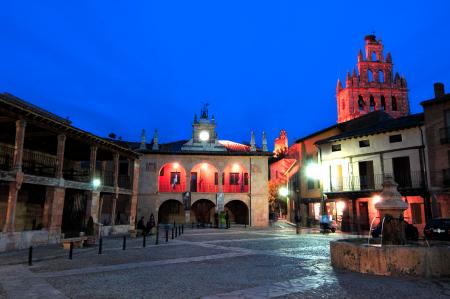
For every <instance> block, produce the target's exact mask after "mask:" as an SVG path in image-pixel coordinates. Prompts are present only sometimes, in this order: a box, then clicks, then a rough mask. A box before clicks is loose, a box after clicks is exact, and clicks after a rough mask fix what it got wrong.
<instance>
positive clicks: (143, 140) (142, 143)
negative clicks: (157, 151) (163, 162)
mask: <svg viewBox="0 0 450 299" xmlns="http://www.w3.org/2000/svg"><path fill="white" fill-rule="evenodd" d="M139 149H140V150H146V149H147V145H146V144H145V129H142V131H141V144H140V145H139Z"/></svg>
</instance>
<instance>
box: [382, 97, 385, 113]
mask: <svg viewBox="0 0 450 299" xmlns="http://www.w3.org/2000/svg"><path fill="white" fill-rule="evenodd" d="M381 110H383V111H385V110H386V99H385V98H384V96H381Z"/></svg>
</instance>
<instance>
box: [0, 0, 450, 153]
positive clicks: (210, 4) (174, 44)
mask: <svg viewBox="0 0 450 299" xmlns="http://www.w3.org/2000/svg"><path fill="white" fill-rule="evenodd" d="M70 2H71V3H70ZM304 2H307V3H304ZM448 20H450V2H448V1H447V2H446V1H404V2H399V1H354V2H345V1H326V2H323V3H320V1H297V0H292V1H256V0H255V1H211V0H209V1H174V2H172V1H149V0H146V1H110V0H108V1H106V0H105V1H79V0H78V1H34V0H33V1H2V4H0V42H1V44H0V91H7V92H10V93H13V94H15V95H16V96H19V97H21V98H23V99H25V100H28V101H30V102H32V103H34V104H36V105H39V106H42V107H44V108H46V109H48V110H50V111H52V112H54V113H56V114H58V115H61V116H63V117H65V116H69V117H70V119H71V120H72V121H73V123H74V125H75V126H78V127H80V128H82V129H85V130H88V131H91V132H93V133H96V134H98V135H100V136H106V135H107V134H108V133H109V132H115V133H117V134H118V135H121V136H123V138H124V139H127V140H136V141H137V140H139V137H140V130H141V128H146V129H147V132H148V136H147V138H148V139H150V138H151V132H152V131H153V129H154V128H158V130H159V132H160V134H159V137H160V141H161V142H167V141H172V140H177V139H184V138H189V137H190V135H191V123H192V120H193V115H194V113H196V112H197V113H198V112H199V110H200V107H201V103H202V102H209V103H210V104H211V106H210V113H214V114H215V116H216V121H217V123H218V135H219V138H221V139H231V140H235V141H238V142H240V141H248V140H249V138H250V133H249V132H250V130H254V131H255V133H256V137H257V142H258V143H260V142H261V140H260V139H261V136H260V134H261V131H263V130H266V131H267V133H268V139H269V144H270V146H272V141H273V138H274V137H276V135H277V134H278V131H279V130H280V129H282V128H284V129H286V130H287V131H288V136H289V137H290V141H293V139H294V138H296V137H301V136H303V135H306V134H308V133H310V132H313V131H315V130H317V129H320V128H323V127H325V126H329V125H331V124H333V123H335V122H336V104H335V87H336V80H337V78H338V77H340V78H341V79H344V78H345V74H346V72H347V70H349V69H351V68H353V67H354V66H355V64H356V59H357V53H358V50H359V49H360V48H361V49H363V47H364V36H365V35H366V34H368V33H370V32H372V31H375V32H376V34H377V36H379V37H381V39H382V40H383V43H384V45H385V52H386V51H390V52H391V53H392V57H393V62H394V64H395V65H394V67H395V69H396V70H397V71H399V72H400V73H401V74H404V75H405V77H406V79H407V80H408V83H409V88H410V101H411V112H413V113H414V112H420V111H421V107H420V105H419V102H420V101H421V100H424V99H428V98H431V97H432V96H433V83H434V82H435V81H441V82H443V83H445V84H447V90H448V91H450V55H449V53H450V24H449V21H448Z"/></svg>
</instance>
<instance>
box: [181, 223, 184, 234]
mask: <svg viewBox="0 0 450 299" xmlns="http://www.w3.org/2000/svg"><path fill="white" fill-rule="evenodd" d="M181 233H182V234H184V225H183V224H182V225H181Z"/></svg>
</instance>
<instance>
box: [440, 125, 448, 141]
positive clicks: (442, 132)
mask: <svg viewBox="0 0 450 299" xmlns="http://www.w3.org/2000/svg"><path fill="white" fill-rule="evenodd" d="M439 137H440V139H441V144H448V143H450V127H445V128H440V129H439Z"/></svg>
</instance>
